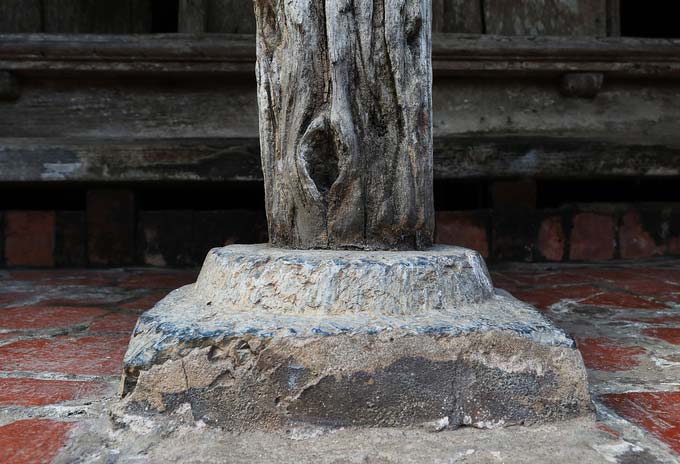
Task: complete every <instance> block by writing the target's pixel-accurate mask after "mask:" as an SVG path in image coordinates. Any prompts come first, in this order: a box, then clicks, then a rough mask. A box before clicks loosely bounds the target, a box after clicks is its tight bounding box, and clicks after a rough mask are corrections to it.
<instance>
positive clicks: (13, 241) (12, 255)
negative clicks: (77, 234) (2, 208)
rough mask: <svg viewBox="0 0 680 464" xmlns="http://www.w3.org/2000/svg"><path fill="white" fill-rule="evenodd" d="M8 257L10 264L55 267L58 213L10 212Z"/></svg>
mask: <svg viewBox="0 0 680 464" xmlns="http://www.w3.org/2000/svg"><path fill="white" fill-rule="evenodd" d="M5 259H6V261H7V265H8V266H35V267H52V266H54V212H53V211H9V212H7V213H6V214H5Z"/></svg>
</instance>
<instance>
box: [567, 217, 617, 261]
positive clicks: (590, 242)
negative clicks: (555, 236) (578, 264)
mask: <svg viewBox="0 0 680 464" xmlns="http://www.w3.org/2000/svg"><path fill="white" fill-rule="evenodd" d="M615 240H616V237H615V235H614V218H612V217H611V216H607V215H603V214H595V213H579V214H576V215H575V216H574V224H573V229H572V230H571V236H570V239H569V242H570V252H569V259H571V260H573V261H602V260H607V259H612V258H613V257H614V245H615Z"/></svg>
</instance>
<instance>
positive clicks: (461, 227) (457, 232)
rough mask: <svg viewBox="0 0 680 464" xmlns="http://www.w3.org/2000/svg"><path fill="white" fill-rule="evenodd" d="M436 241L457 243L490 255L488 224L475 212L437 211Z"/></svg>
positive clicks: (456, 244) (485, 255)
mask: <svg viewBox="0 0 680 464" xmlns="http://www.w3.org/2000/svg"><path fill="white" fill-rule="evenodd" d="M436 229H437V231H436V236H435V241H436V242H437V243H441V244H445V245H455V246H461V247H465V248H470V249H472V250H476V251H478V252H479V253H480V254H481V255H482V256H484V257H485V258H487V257H488V256H489V244H488V238H487V233H486V229H487V225H486V223H485V221H484V219H483V218H481V217H480V216H479V215H476V214H475V213H465V212H455V211H440V212H438V213H437V227H436Z"/></svg>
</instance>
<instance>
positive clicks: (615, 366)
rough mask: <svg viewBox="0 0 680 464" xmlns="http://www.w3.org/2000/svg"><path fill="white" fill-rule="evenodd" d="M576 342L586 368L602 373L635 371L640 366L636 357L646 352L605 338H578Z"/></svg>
mask: <svg viewBox="0 0 680 464" xmlns="http://www.w3.org/2000/svg"><path fill="white" fill-rule="evenodd" d="M576 341H577V346H578V349H579V351H580V352H581V355H582V356H583V362H584V363H585V365H586V367H588V368H590V369H597V370H601V371H610V372H614V371H626V370H630V369H633V368H635V367H636V366H638V365H639V364H640V361H639V360H637V359H636V358H635V357H636V356H638V355H641V354H644V353H645V352H646V351H645V349H644V348H643V347H641V346H636V345H624V344H621V343H620V342H617V341H614V340H612V339H610V338H605V337H599V338H579V337H577V338H576Z"/></svg>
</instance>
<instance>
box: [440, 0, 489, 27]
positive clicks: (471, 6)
mask: <svg viewBox="0 0 680 464" xmlns="http://www.w3.org/2000/svg"><path fill="white" fill-rule="evenodd" d="M482 1H483V0H432V31H433V32H451V33H457V34H462V33H465V34H482V33H483V32H484V29H483V25H482V8H481V6H482Z"/></svg>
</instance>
